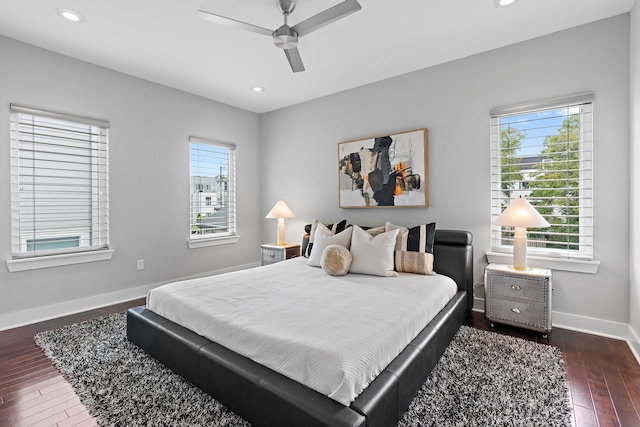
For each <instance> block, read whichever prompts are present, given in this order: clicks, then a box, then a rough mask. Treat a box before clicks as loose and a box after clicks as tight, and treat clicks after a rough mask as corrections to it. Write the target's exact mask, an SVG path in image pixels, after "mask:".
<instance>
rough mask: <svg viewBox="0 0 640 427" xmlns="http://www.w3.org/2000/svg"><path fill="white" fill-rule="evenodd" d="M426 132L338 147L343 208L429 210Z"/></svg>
mask: <svg viewBox="0 0 640 427" xmlns="http://www.w3.org/2000/svg"><path fill="white" fill-rule="evenodd" d="M428 159H429V157H428V131H427V129H426V128H422V129H414V130H410V131H405V132H400V133H394V134H385V135H379V136H373V137H369V138H364V139H357V140H351V141H345V142H340V143H338V204H339V207H340V208H345V209H348V208H427V207H429V162H428Z"/></svg>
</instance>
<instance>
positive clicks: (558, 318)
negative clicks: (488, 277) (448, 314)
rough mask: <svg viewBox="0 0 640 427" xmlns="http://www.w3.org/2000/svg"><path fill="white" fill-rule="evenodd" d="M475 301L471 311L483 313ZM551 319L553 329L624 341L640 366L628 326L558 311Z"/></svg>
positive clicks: (639, 347) (639, 345)
mask: <svg viewBox="0 0 640 427" xmlns="http://www.w3.org/2000/svg"><path fill="white" fill-rule="evenodd" d="M475 300H477V301H482V303H481V305H480V304H476V303H475ZM475 300H474V308H473V311H477V312H480V313H484V300H482V299H480V298H475ZM479 306H482V309H480V308H479ZM552 318H553V327H554V328H561V329H567V330H570V331H576V332H584V333H586V334H591V335H597V336H601V337H606V338H613V339H616V340H621V341H625V342H626V343H627V345H628V346H629V349H631V352H632V353H633V356H634V357H635V358H636V360H637V361H638V363H639V364H640V339H639V337H638V334H637V333H636V332H635V331H634V330H633V328H631V326H630V325H627V324H626V323H622V322H612V321H610V320H604V319H596V318H594V317H587V316H580V315H577V314H569V313H562V312H559V311H554V312H553V313H552ZM551 333H553V331H551Z"/></svg>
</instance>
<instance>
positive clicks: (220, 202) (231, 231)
mask: <svg viewBox="0 0 640 427" xmlns="http://www.w3.org/2000/svg"><path fill="white" fill-rule="evenodd" d="M235 149H236V147H235V144H232V143H223V142H215V141H210V140H207V139H203V138H197V137H190V138H189V150H190V170H191V173H190V175H191V176H190V179H191V187H190V236H191V239H200V238H211V237H223V236H225V237H226V236H229V235H235V234H236V187H235V181H236V177H235V162H236V160H235Z"/></svg>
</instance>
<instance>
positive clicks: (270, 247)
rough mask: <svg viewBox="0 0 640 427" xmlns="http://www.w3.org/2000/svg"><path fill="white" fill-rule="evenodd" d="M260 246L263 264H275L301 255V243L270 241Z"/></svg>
mask: <svg viewBox="0 0 640 427" xmlns="http://www.w3.org/2000/svg"><path fill="white" fill-rule="evenodd" d="M260 248H261V250H262V265H268V264H274V263H276V262H280V261H284V260H285V259H290V258H295V257H298V256H300V245H292V244H288V243H285V244H284V245H276V244H275V243H269V244H263V245H260Z"/></svg>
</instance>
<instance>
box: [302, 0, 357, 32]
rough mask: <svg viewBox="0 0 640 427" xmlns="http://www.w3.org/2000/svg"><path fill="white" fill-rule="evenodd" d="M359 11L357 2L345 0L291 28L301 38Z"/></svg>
mask: <svg viewBox="0 0 640 427" xmlns="http://www.w3.org/2000/svg"><path fill="white" fill-rule="evenodd" d="M360 9H362V6H360V3H358V0H345V1H343V2H342V3H338V4H337V5H335V6H333V7H330V8H329V9H327V10H325V11H323V12H320V13H318V14H317V15H314V16H312V17H311V18H308V19H305V20H304V21H302V22H299V23H297V24H296V25H294V26H293V27H291V28H292V29H293V30H295V31H296V32H297V33H298V35H299V36H300V37H302V36H304V35H305V34H309V33H310V32H312V31H315V30H317V29H318V28H322V27H324V26H325V25H329V24H331V23H332V22H334V21H337V20H338V19H340V18H344V17H345V16H347V15H350V14H352V13H354V12H357V11H359V10H360Z"/></svg>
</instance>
